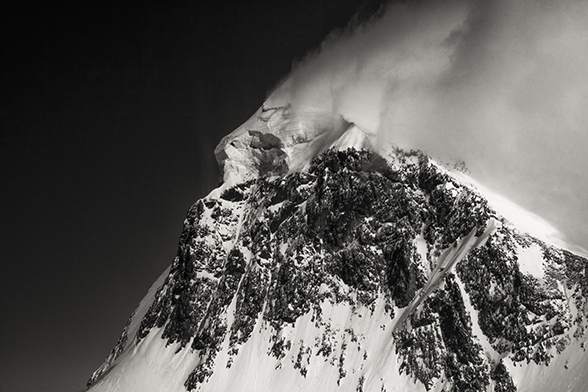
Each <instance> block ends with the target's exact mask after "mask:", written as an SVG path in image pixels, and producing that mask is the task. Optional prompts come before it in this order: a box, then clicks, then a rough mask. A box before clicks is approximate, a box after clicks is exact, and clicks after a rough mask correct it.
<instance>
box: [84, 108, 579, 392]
mask: <svg viewBox="0 0 588 392" xmlns="http://www.w3.org/2000/svg"><path fill="white" fill-rule="evenodd" d="M370 147H371V145H370V137H369V135H366V133H365V132H363V131H362V130H361V129H360V128H358V127H356V126H355V125H353V124H352V123H349V122H348V121H346V120H345V119H343V118H342V117H340V116H338V115H333V114H330V113H327V112H324V111H319V110H314V109H308V108H292V107H291V106H280V107H278V106H272V107H270V106H269V105H266V106H263V107H262V108H261V109H259V110H258V112H257V113H256V114H255V115H254V116H253V117H252V118H251V119H249V120H248V121H247V122H246V123H245V124H243V126H241V127H239V128H238V129H237V130H235V131H234V132H233V133H231V134H230V135H228V136H227V137H226V138H224V139H223V140H222V141H221V143H220V144H219V146H218V147H217V149H216V150H215V153H216V156H217V159H218V161H219V164H220V165H221V169H222V171H223V175H224V179H225V183H224V184H223V185H222V186H221V187H220V188H218V189H217V190H215V191H213V192H212V193H211V194H210V195H209V196H208V197H206V198H204V199H201V200H199V201H198V202H196V203H195V204H194V205H193V206H192V208H191V209H190V211H189V212H188V214H187V216H186V219H185V221H184V229H183V232H182V235H181V237H180V241H179V249H178V253H177V256H176V257H175V259H174V260H173V262H172V264H171V266H170V267H169V268H168V270H167V271H165V272H164V273H163V274H162V276H161V277H160V278H159V279H158V281H157V282H156V283H155V284H154V285H153V287H152V289H151V290H150V291H149V293H148V294H147V296H146V297H145V298H144V300H143V301H141V303H140V305H139V307H138V308H137V310H136V311H135V313H134V314H133V315H132V316H131V319H130V320H129V323H128V324H127V326H126V327H125V329H124V330H123V333H122V335H121V338H120V340H119V342H118V343H117V345H116V346H115V348H114V349H113V350H112V353H111V355H110V356H109V357H108V358H107V359H106V361H105V362H104V364H103V365H102V366H101V367H100V368H99V369H98V370H97V371H96V372H95V373H94V375H93V376H92V378H91V380H90V381H89V385H90V389H89V390H90V391H91V392H133V391H137V392H139V391H140V392H146V391H147V392H148V391H154V392H155V391H157V392H159V391H170V392H186V391H197V392H224V391H227V392H228V391H252V392H253V391H255V392H260V391H261V392H263V391H272V392H275V391H281V392H291V391H300V390H303V391H315V390H317V391H318V390H320V391H331V392H334V391H365V392H368V391H369V392H378V391H388V392H390V391H398V392H400V391H402V392H406V391H409V392H411V391H414V392H423V391H446V390H455V391H466V390H471V391H488V392H491V391H508V392H515V391H535V390H549V391H551V390H553V391H556V390H568V391H578V392H579V391H584V390H585V385H586V383H587V382H588V374H587V373H586V371H585V369H586V366H588V357H586V355H585V345H586V344H587V343H588V334H587V331H588V301H587V298H588V279H587V276H588V261H587V260H586V259H584V258H582V257H579V256H577V255H575V254H573V253H572V252H569V251H567V250H565V249H560V248H559V247H557V246H553V245H551V244H549V243H546V242H545V241H542V240H541V239H540V238H536V237H535V236H532V235H529V234H528V233H526V232H525V230H524V228H523V229H522V228H521V227H519V226H518V225H517V224H516V223H517V222H514V223H515V224H512V223H513V222H508V221H507V219H505V217H504V216H503V214H501V213H500V211H497V209H496V208H494V207H493V205H492V203H490V202H489V201H488V200H487V198H486V197H484V195H483V194H482V193H483V192H479V189H476V186H475V185H474V184H471V183H469V181H466V180H467V178H466V177H464V176H461V177H460V176H457V175H452V174H451V173H449V172H448V171H447V170H445V169H443V168H442V167H441V166H439V165H438V164H436V163H435V162H434V161H433V160H432V159H431V158H429V157H428V156H427V155H426V154H424V153H422V152H419V151H403V150H401V149H398V148H396V149H392V150H391V151H390V152H389V154H388V155H386V156H382V155H380V154H378V153H376V152H374V151H373V149H372V148H370ZM252 179H255V181H249V180H252ZM498 204H500V203H498ZM516 211H517V212H518V213H524V211H522V210H518V209H517V210H516ZM524 222H536V220H535V221H533V220H530V219H529V218H527V219H526V220H524ZM548 365H549V366H548Z"/></svg>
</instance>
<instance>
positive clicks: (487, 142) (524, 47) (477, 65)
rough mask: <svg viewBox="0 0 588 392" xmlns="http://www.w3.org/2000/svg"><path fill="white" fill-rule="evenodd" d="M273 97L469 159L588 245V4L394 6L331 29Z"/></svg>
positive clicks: (490, 181) (407, 143) (485, 176)
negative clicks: (350, 25) (355, 23)
mask: <svg viewBox="0 0 588 392" xmlns="http://www.w3.org/2000/svg"><path fill="white" fill-rule="evenodd" d="M270 99H274V100H283V101H289V102H291V103H292V104H294V105H302V106H312V107H317V108H324V109H329V110H333V111H335V112H338V113H340V114H342V115H343V116H345V117H346V118H347V119H348V120H351V121H354V122H356V123H357V124H358V125H359V126H360V127H362V128H364V129H365V130H369V131H371V132H373V133H374V134H376V135H377V138H378V140H379V142H380V143H378V144H380V145H383V144H384V142H391V143H394V144H396V145H399V146H401V147H404V148H418V149H422V150H424V151H426V152H427V153H429V154H431V155H433V156H435V157H438V158H440V159H443V160H450V159H463V160H465V162H466V163H467V165H468V167H469V169H470V170H471V171H472V174H473V176H474V177H476V178H477V179H478V180H479V181H481V182H482V183H484V184H486V185H487V186H488V187H490V188H492V189H494V190H496V191H498V192H499V193H502V194H504V195H505V196H507V197H508V198H510V199H511V200H513V201H515V202H517V203H519V204H521V205H523V206H525V207H526V208H528V209H529V210H531V211H533V212H535V213H537V214H539V215H541V216H543V217H545V218H546V219H548V220H550V221H551V222H552V223H553V224H554V225H555V226H557V227H558V228H560V229H561V230H562V231H563V232H564V233H565V234H566V235H567V236H568V237H569V238H570V239H571V240H573V241H574V242H576V243H578V244H580V245H582V246H584V247H586V248H588V225H587V224H586V222H587V221H588V197H586V196H585V195H586V194H587V193H588V176H586V175H585V168H586V165H587V163H588V159H587V158H586V151H588V2H586V1H584V0H578V1H559V2H551V1H539V0H538V1H522V0H521V1H512V0H483V1H482V0H480V1H465V0H455V1H453V0H449V1H447V0H445V1H415V2H410V1H409V2H403V3H392V4H389V5H388V6H387V7H386V8H385V9H384V10H383V13H382V14H380V16H378V17H377V18H374V20H371V21H369V22H368V23H365V24H363V25H362V26H358V27H355V28H354V29H350V30H348V31H346V32H343V33H341V34H339V35H338V36H333V37H330V38H329V39H327V40H326V41H325V42H324V44H323V46H322V47H321V49H320V51H318V52H316V53H313V54H311V55H309V56H308V58H307V59H305V60H304V61H303V62H301V63H300V64H298V65H297V66H296V67H295V68H294V70H293V72H292V73H291V75H289V76H288V78H287V79H286V80H285V81H284V82H283V83H282V84H281V85H280V86H279V87H278V88H277V90H276V91H274V93H273V94H272V96H271V98H270Z"/></svg>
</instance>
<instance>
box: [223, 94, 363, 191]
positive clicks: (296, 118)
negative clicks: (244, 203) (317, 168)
mask: <svg viewBox="0 0 588 392" xmlns="http://www.w3.org/2000/svg"><path fill="white" fill-rule="evenodd" d="M350 147H354V148H357V149H372V145H371V142H370V141H369V137H368V135H367V134H366V133H365V132H364V131H363V130H361V129H360V128H359V127H358V126H356V125H355V124H354V123H351V122H348V121H347V120H345V119H344V118H343V117H342V116H340V115H338V114H334V113H331V112H329V111H325V110H320V109H314V108H306V107H293V106H292V105H286V106H277V107H270V106H268V105H263V106H262V107H261V108H259V110H258V111H257V112H256V113H255V114H254V115H253V116H252V117H251V118H250V119H249V120H247V121H246V122H245V123H244V124H243V125H241V126H240V127H238V128H237V129H235V130H234V131H233V132H232V133H230V134H229V135H227V136H225V137H224V138H223V139H222V140H221V141H220V143H219V144H218V146H217V147H216V149H215V150H214V153H215V156H216V159H217V162H218V164H219V167H220V170H221V173H222V176H223V182H224V185H223V188H229V187H231V186H233V185H235V184H238V183H241V182H245V181H248V180H251V179H254V178H258V177H272V176H282V175H285V174H288V173H293V172H297V171H304V170H306V169H308V167H309V166H310V163H311V161H312V159H313V158H314V157H315V156H317V155H318V154H320V153H321V152H323V151H326V150H327V149H329V148H334V149H337V150H341V149H347V148H350Z"/></svg>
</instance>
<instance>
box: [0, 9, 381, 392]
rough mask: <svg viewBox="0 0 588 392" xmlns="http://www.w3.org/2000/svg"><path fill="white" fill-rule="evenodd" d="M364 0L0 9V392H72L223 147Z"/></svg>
mask: <svg viewBox="0 0 588 392" xmlns="http://www.w3.org/2000/svg"><path fill="white" fill-rule="evenodd" d="M364 3H365V2H364V1H359V0H358V1H351V0H346V1H341V0H322V1H320V2H316V1H295V2H269V1H255V2H253V3H250V2H227V1H224V2H222V3H221V2H219V3H216V2H214V3H213V2H207V4H206V5H196V3H193V4H187V5H182V6H154V5H141V6H137V7H135V8H132V7H124V6H120V5H119V6H109V5H104V4H103V5H88V4H86V3H84V4H83V5H74V6H67V7H58V6H43V7H42V8H38V7H36V6H35V7H32V6H28V7H27V6H25V5H22V6H19V7H20V8H14V7H13V8H6V9H5V10H4V11H3V12H2V16H1V17H0V18H1V23H0V26H1V27H0V28H1V31H2V33H1V40H2V51H1V57H2V60H1V62H0V64H1V67H2V72H1V76H0V77H1V84H0V97H1V105H0V141H1V142H0V165H1V167H0V173H1V184H2V185H1V189H2V193H1V195H2V196H1V197H2V215H1V217H0V222H1V226H0V227H1V230H2V232H1V237H0V238H1V239H2V240H1V241H2V242H1V245H2V250H1V254H2V267H3V269H2V272H1V276H2V284H0V289H1V293H0V298H1V301H2V303H1V304H0V306H1V308H0V309H1V322H0V328H1V329H0V338H1V340H2V341H1V342H0V353H1V354H0V358H1V363H0V391H1V392H5V391H6V392H20V391H27V392H28V391H39V392H42V391H56V392H58V391H61V392H66V391H72V392H75V391H80V390H83V389H84V387H85V383H86V381H87V379H88V378H89V377H90V375H91V374H92V372H93V371H94V370H95V369H96V368H97V367H98V366H100V364H101V363H102V361H103V360H104V358H105V357H106V356H107V355H108V353H109V352H110V350H111V349H112V347H113V346H114V344H115V343H116V340H117V339H118V336H119V334H120V332H121V331H122V328H123V326H124V325H125V323H126V320H127V319H128V317H129V316H130V314H131V313H132V311H133V310H134V309H135V307H136V306H137V305H138V303H139V301H140V300H141V298H142V297H143V296H144V295H145V294H146V292H147V290H148V289H149V287H150V285H151V284H152V283H153V282H154V281H155V279H156V278H157V277H158V276H159V274H160V273H161V272H163V270H164V269H165V268H166V267H167V266H168V265H169V264H170V262H171V261H172V259H173V257H174V255H175V252H176V246H177V241H178V238H179V235H180V232H181V229H182V221H183V218H184V214H185V212H186V211H187V210H188V208H189V207H190V206H191V205H192V204H193V203H194V202H195V201H196V200H197V199H199V198H201V197H203V196H205V195H206V194H207V193H208V192H209V191H210V190H212V189H213V188H214V187H216V185H217V184H218V175H219V173H218V169H217V167H216V162H215V159H214V156H213V149H214V147H215V146H216V144H217V143H218V141H219V140H220V138H221V137H222V136H224V135H226V134H228V133H229V132H231V131H232V130H233V129H234V128H236V127H237V126H238V125H240V124H241V123H242V122H243V121H245V120H246V119H247V118H249V116H251V115H252V114H253V113H254V112H255V110H256V109H257V108H258V107H259V106H260V105H261V104H262V103H263V101H264V98H265V97H266V95H267V93H268V92H269V91H270V90H271V89H272V87H274V86H275V85H276V83H277V82H278V81H279V80H280V79H281V78H283V77H285V76H286V75H287V74H288V73H289V71H290V69H291V67H292V63H293V61H295V60H301V59H302V58H304V56H305V54H306V53H308V51H309V50H311V49H313V48H315V49H316V48H318V47H319V45H320V42H321V41H322V40H323V39H324V38H325V37H326V36H327V34H328V33H329V32H331V31H332V30H333V29H335V28H342V27H343V26H345V25H346V24H347V22H348V21H349V20H350V19H351V18H352V16H353V15H354V13H355V12H356V11H357V10H358V8H362V7H363V8H362V9H363V10H364V12H368V13H369V12H371V10H373V9H374V7H376V8H377V5H374V3H377V2H371V3H370V4H368V5H366V4H364ZM366 10H367V11H366Z"/></svg>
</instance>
